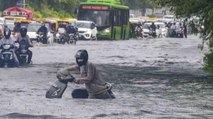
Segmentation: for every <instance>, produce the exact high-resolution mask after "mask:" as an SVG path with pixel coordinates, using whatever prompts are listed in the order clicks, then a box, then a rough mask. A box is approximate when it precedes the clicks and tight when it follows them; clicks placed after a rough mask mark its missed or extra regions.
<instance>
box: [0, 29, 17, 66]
mask: <svg viewBox="0 0 213 119" xmlns="http://www.w3.org/2000/svg"><path fill="white" fill-rule="evenodd" d="M4 44H7V45H12V46H13V47H14V48H13V50H12V52H13V56H14V62H15V63H14V65H15V66H17V67H18V66H19V61H18V58H17V56H16V54H15V48H16V46H15V40H14V39H13V38H12V37H11V30H10V29H9V28H5V29H4V37H3V38H2V39H1V40H0V48H1V47H2V45H4Z"/></svg>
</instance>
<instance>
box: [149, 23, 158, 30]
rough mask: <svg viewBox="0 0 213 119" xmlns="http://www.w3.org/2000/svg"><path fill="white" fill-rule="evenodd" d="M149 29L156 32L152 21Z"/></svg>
mask: <svg viewBox="0 0 213 119" xmlns="http://www.w3.org/2000/svg"><path fill="white" fill-rule="evenodd" d="M150 29H151V30H153V31H155V32H156V29H157V27H156V25H155V23H154V22H152V24H151V25H150Z"/></svg>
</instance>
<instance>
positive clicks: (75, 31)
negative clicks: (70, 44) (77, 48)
mask: <svg viewBox="0 0 213 119" xmlns="http://www.w3.org/2000/svg"><path fill="white" fill-rule="evenodd" d="M69 34H74V40H77V36H78V29H77V28H76V27H74V26H73V25H72V24H68V25H67V26H66V35H67V36H69Z"/></svg>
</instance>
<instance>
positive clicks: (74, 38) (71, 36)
mask: <svg viewBox="0 0 213 119" xmlns="http://www.w3.org/2000/svg"><path fill="white" fill-rule="evenodd" d="M77 40H78V35H77V34H74V33H70V34H69V41H68V44H74V45H75V44H76V41H77Z"/></svg>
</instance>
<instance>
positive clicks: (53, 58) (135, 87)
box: [0, 36, 213, 119]
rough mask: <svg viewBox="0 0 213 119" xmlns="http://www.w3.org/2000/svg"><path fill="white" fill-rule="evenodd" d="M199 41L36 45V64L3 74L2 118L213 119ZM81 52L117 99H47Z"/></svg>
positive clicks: (212, 94) (210, 82)
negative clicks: (62, 71)
mask: <svg viewBox="0 0 213 119" xmlns="http://www.w3.org/2000/svg"><path fill="white" fill-rule="evenodd" d="M200 44H201V40H200V39H199V38H198V37H197V36H190V37H189V38H188V39H175V38H164V39H143V40H134V39H131V40H128V41H79V42H78V43H77V45H76V46H74V45H58V44H53V45H48V46H35V47H33V48H32V51H33V53H34V56H33V65H31V66H25V67H20V68H6V69H0V118H2V119H212V118H213V90H212V89H213V78H212V76H211V75H210V74H208V73H206V72H204V71H203V70H202V65H203V60H202V59H203V56H204V53H205V52H206V51H205V50H204V51H201V50H200V49H199V45H200ZM79 49H87V50H88V52H89V60H90V61H91V62H93V63H94V64H96V66H97V69H98V70H100V71H101V72H102V76H103V79H104V80H106V81H107V82H110V83H112V84H113V92H114V93H115V95H116V99H113V100H98V99H72V98H71V92H72V90H73V89H75V88H79V87H84V85H77V84H73V83H70V84H69V86H68V88H67V90H66V91H65V93H64V95H63V98H62V99H46V98H45V93H46V91H47V90H48V88H49V87H50V83H51V82H55V81H56V80H57V79H56V77H55V75H56V72H57V71H58V70H59V69H60V68H62V67H66V66H68V65H69V64H72V63H74V62H75V59H74V55H75V52H76V51H77V50H79Z"/></svg>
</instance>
